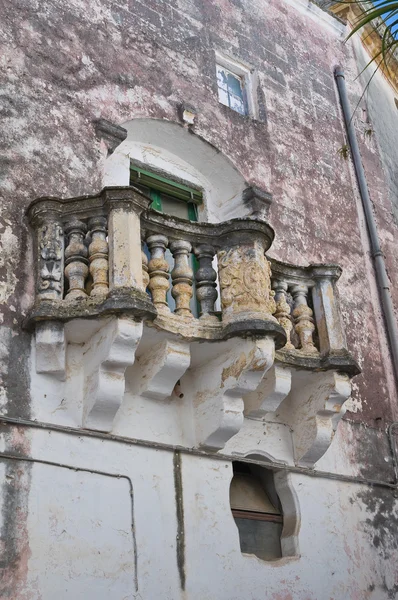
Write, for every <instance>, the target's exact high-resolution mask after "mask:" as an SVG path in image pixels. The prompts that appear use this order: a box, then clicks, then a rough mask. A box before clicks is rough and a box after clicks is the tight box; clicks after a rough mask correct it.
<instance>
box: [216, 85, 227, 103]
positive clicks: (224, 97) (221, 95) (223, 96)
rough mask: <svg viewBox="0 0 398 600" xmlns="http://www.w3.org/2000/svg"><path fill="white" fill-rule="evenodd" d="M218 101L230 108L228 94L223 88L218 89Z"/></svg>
mask: <svg viewBox="0 0 398 600" xmlns="http://www.w3.org/2000/svg"><path fill="white" fill-rule="evenodd" d="M218 100H219V102H221V104H224V105H225V106H229V99H228V92H226V91H225V90H222V89H221V88H218Z"/></svg>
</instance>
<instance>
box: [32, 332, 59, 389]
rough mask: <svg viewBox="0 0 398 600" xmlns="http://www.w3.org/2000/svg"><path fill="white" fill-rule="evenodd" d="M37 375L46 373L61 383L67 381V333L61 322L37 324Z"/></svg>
mask: <svg viewBox="0 0 398 600" xmlns="http://www.w3.org/2000/svg"><path fill="white" fill-rule="evenodd" d="M36 373H46V374H49V375H53V376H54V377H56V378H57V379H59V380H60V381H64V380H65V376H66V343H65V332H64V324H63V323H60V322H59V321H47V322H45V321H40V322H39V323H36Z"/></svg>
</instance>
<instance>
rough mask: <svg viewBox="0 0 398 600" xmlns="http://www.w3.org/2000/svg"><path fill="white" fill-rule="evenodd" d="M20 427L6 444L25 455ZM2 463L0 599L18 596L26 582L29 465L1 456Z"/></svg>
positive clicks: (30, 467) (23, 432) (23, 434)
mask: <svg viewBox="0 0 398 600" xmlns="http://www.w3.org/2000/svg"><path fill="white" fill-rule="evenodd" d="M25 435H26V433H25V431H24V430H23V429H15V430H13V432H12V433H9V434H7V436H6V445H7V446H8V447H9V448H10V449H11V453H12V454H15V455H16V456H19V455H25V454H26V450H27V447H28V446H29V442H28V440H27V439H26V438H25ZM1 463H4V464H5V476H4V480H3V482H2V490H1V494H2V498H3V506H2V523H3V525H2V528H1V531H0V546H1V552H0V598H4V599H5V598H10V599H12V600H16V599H17V598H19V592H20V591H21V588H22V587H23V585H24V582H25V581H26V576H27V572H28V559H29V554H30V550H29V538H28V530H27V514H28V497H29V487H30V479H31V469H32V465H31V464H29V463H27V464H22V463H19V462H13V461H12V460H10V459H4V458H1V456H0V464H1Z"/></svg>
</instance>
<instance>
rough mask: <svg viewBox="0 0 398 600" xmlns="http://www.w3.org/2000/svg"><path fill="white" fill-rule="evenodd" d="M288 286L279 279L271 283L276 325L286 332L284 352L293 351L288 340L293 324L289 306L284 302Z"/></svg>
mask: <svg viewBox="0 0 398 600" xmlns="http://www.w3.org/2000/svg"><path fill="white" fill-rule="evenodd" d="M287 288H288V285H287V283H286V282H285V281H282V280H281V279H274V280H273V281H272V289H273V290H274V291H275V304H276V310H275V313H274V317H276V319H277V320H278V323H279V324H280V325H282V327H283V329H284V330H285V332H286V340H287V341H286V344H285V346H284V347H283V348H284V350H294V346H293V344H292V342H291V340H290V335H291V331H292V329H293V323H292V320H291V317H290V306H289V304H288V303H287V301H286V292H287Z"/></svg>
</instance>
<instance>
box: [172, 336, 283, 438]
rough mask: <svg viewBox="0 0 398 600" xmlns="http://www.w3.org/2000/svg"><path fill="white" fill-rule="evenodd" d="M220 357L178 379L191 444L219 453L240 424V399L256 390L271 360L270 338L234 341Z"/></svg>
mask: <svg viewBox="0 0 398 600" xmlns="http://www.w3.org/2000/svg"><path fill="white" fill-rule="evenodd" d="M223 348H224V350H223V351H220V354H219V355H218V356H217V357H216V358H214V359H210V360H209V361H208V362H206V363H205V364H201V365H198V366H197V367H196V368H195V369H192V371H190V372H189V374H187V376H186V377H183V378H182V379H181V391H182V392H183V394H184V401H185V402H190V403H191V405H192V408H193V420H194V428H195V438H196V439H195V444H196V445H197V446H200V447H202V448H207V449H209V450H220V449H221V448H223V447H224V446H225V444H226V442H227V441H228V440H229V439H230V438H231V437H232V436H234V435H235V434H236V433H238V431H239V429H240V428H241V427H242V425H243V408H244V404H243V399H242V398H243V396H245V394H248V393H249V392H252V391H254V390H256V388H257V386H258V385H259V383H260V381H261V379H262V378H263V376H264V373H266V371H268V369H270V368H271V366H272V364H273V360H274V349H275V343H274V340H273V339H272V338H271V337H267V338H263V339H260V340H239V341H238V340H234V341H233V342H232V341H231V342H229V343H228V344H227V345H226V346H225V345H224V346H223Z"/></svg>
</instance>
